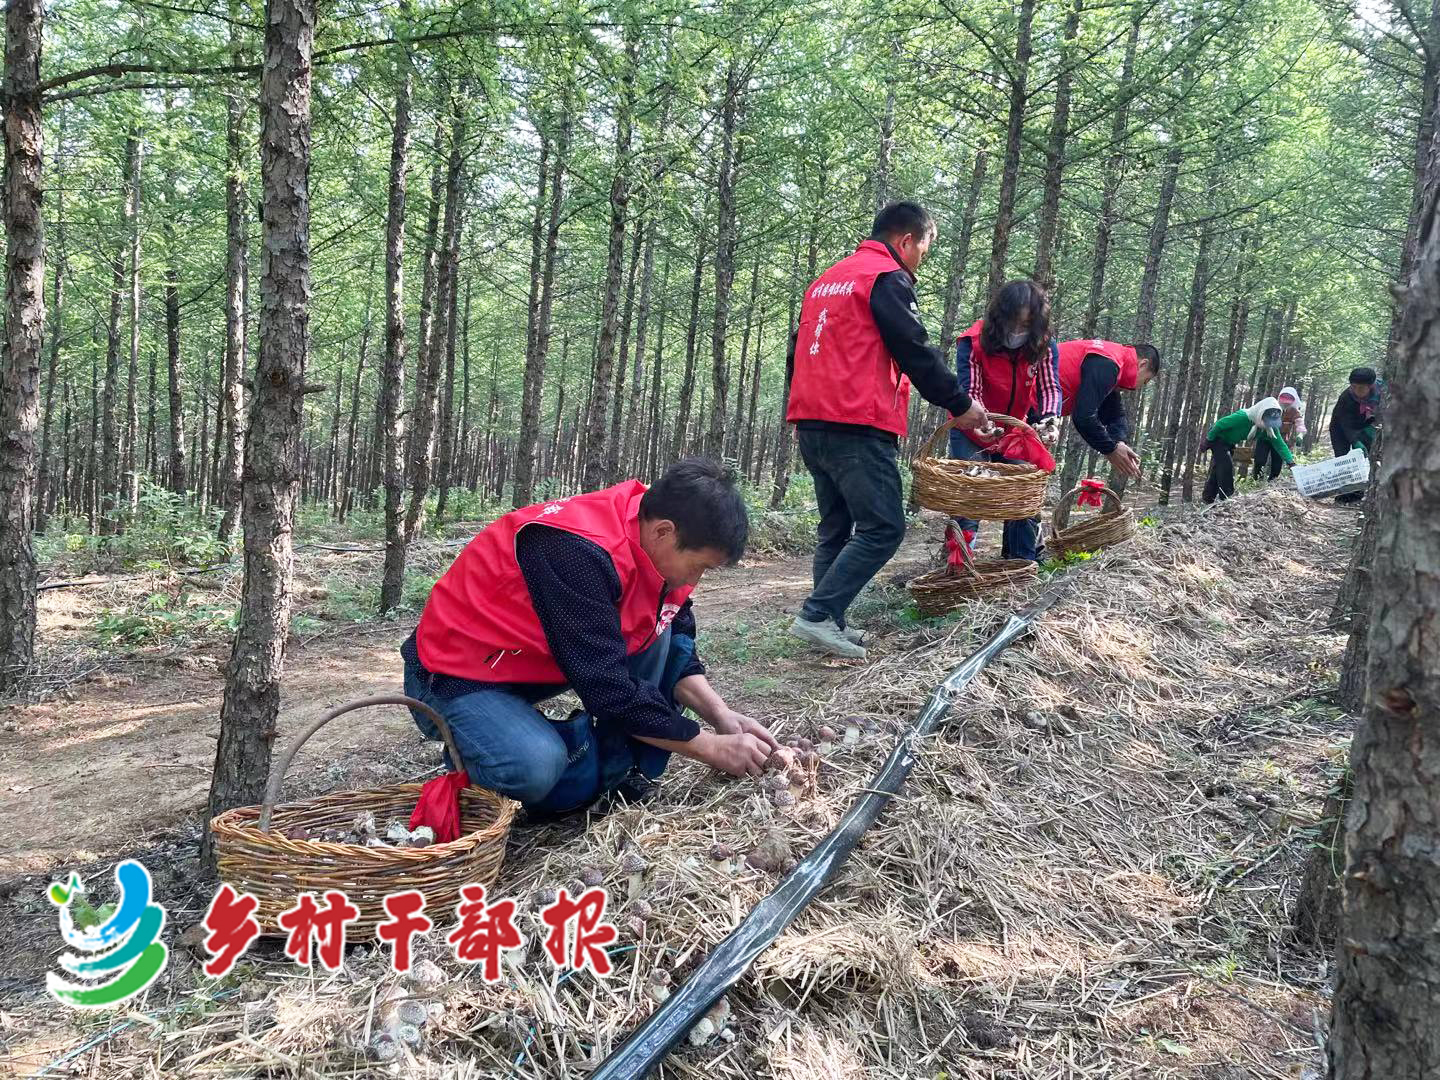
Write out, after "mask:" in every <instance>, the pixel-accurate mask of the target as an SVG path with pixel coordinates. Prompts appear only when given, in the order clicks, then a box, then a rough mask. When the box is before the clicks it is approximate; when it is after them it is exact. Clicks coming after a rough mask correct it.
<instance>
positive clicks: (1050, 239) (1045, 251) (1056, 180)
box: [1034, 0, 1084, 299]
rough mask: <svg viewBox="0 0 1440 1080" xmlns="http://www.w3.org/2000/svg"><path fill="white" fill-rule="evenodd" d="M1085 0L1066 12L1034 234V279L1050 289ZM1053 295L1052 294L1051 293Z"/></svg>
mask: <svg viewBox="0 0 1440 1080" xmlns="http://www.w3.org/2000/svg"><path fill="white" fill-rule="evenodd" d="M1083 4H1084V0H1072V2H1071V5H1070V10H1069V12H1068V13H1066V16H1065V29H1064V31H1063V33H1062V34H1061V44H1060V54H1059V57H1058V58H1057V63H1058V64H1059V66H1060V73H1059V74H1058V75H1057V76H1056V77H1055V111H1054V113H1053V114H1052V115H1051V117H1050V137H1049V138H1048V139H1047V140H1046V143H1045V182H1044V195H1043V197H1042V199H1041V204H1040V222H1039V225H1038V227H1037V232H1036V236H1035V275H1034V276H1035V280H1036V281H1037V282H1039V283H1040V287H1041V288H1043V289H1047V290H1052V291H1053V290H1054V288H1055V268H1054V257H1055V238H1056V237H1057V236H1058V235H1059V233H1060V183H1061V179H1062V178H1063V176H1064V172H1065V140H1066V138H1067V137H1068V136H1069V134H1070V76H1071V63H1072V59H1073V53H1074V43H1075V36H1076V35H1077V34H1078V33H1079V32H1080V12H1081V9H1082V7H1083ZM1052 299H1053V297H1052Z"/></svg>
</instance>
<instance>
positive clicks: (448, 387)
mask: <svg viewBox="0 0 1440 1080" xmlns="http://www.w3.org/2000/svg"><path fill="white" fill-rule="evenodd" d="M462 218H463V215H462ZM463 234H464V224H463V221H462V223H461V224H460V225H459V226H457V228H456V230H455V244H454V247H453V249H452V250H451V252H450V255H449V259H450V275H449V277H450V295H449V297H448V298H447V299H446V301H445V303H446V306H447V307H448V308H449V315H448V317H447V318H446V323H445V392H444V396H443V399H442V401H441V406H440V449H439V456H438V459H437V473H438V475H437V476H436V479H435V486H436V488H437V489H438V490H437V492H436V495H435V524H436V525H439V524H440V522H442V521H444V520H445V508H446V506H447V504H448V503H449V500H450V474H451V470H452V468H453V461H452V459H453V458H454V456H455V346H456V335H457V334H458V332H459V327H460V239H461V237H462V235H463Z"/></svg>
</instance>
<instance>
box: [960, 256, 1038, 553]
mask: <svg viewBox="0 0 1440 1080" xmlns="http://www.w3.org/2000/svg"><path fill="white" fill-rule="evenodd" d="M1059 363H1060V360H1059V356H1058V354H1057V352H1056V349H1055V342H1054V341H1053V340H1052V339H1051V335H1050V298H1049V297H1048V296H1047V295H1046V293H1045V290H1044V289H1042V288H1041V287H1040V286H1039V285H1037V284H1035V282H1033V281H1029V280H1025V279H1021V280H1018V281H1011V282H1009V283H1007V284H1006V285H1003V286H1001V288H1000V290H999V291H998V292H996V294H995V295H994V296H993V297H992V298H991V300H990V306H989V307H988V308H987V309H986V311H985V317H984V318H983V319H979V320H977V321H976V323H975V324H974V325H973V326H971V327H970V329H968V330H966V331H965V332H964V333H963V334H961V335H960V336H959V338H957V339H956V342H955V371H956V374H957V375H958V376H959V378H960V382H961V384H962V385H963V386H964V387H965V388H966V389H967V390H968V391H969V393H970V396H971V397H972V398H974V399H975V400H976V401H978V402H980V403H981V407H982V408H984V409H986V410H988V411H989V412H994V413H1003V414H1004V415H1006V416H1013V417H1015V418H1016V419H1017V420H1028V421H1030V422H1031V423H1032V424H1035V425H1036V426H1037V428H1038V429H1039V433H1040V436H1041V438H1042V439H1043V440H1044V441H1045V442H1046V443H1049V444H1051V445H1053V440H1054V436H1055V434H1056V427H1055V422H1056V421H1058V418H1059V416H1060V407H1061V406H1060V368H1059ZM999 434H1000V433H999V432H995V433H991V432H988V431H987V432H985V433H984V434H974V433H969V432H964V431H954V430H952V431H951V432H950V456H951V457H952V458H961V459H964V460H970V459H973V458H981V459H984V460H988V461H1001V462H1012V459H1010V458H1005V457H1000V456H999V455H998V454H996V453H993V452H992V451H990V450H989V446H990V445H991V443H992V442H994V439H995V437H996V436H998V435H999ZM956 524H958V525H959V526H960V528H961V531H962V532H963V533H964V534H965V540H966V543H969V542H970V541H971V540H973V539H974V536H975V533H976V532H977V531H978V530H979V528H980V525H979V523H978V522H976V521H971V520H970V519H968V518H957V519H956ZM1000 554H1001V556H1002V557H1003V558H1006V559H1029V560H1030V561H1031V562H1036V561H1038V560H1039V558H1040V554H1041V552H1040V519H1039V518H1038V517H1034V518H1019V519H1016V520H1014V521H1007V522H1005V527H1004V531H1003V533H1002V538H1001V548H1000Z"/></svg>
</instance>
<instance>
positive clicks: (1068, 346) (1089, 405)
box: [1058, 338, 1160, 479]
mask: <svg viewBox="0 0 1440 1080" xmlns="http://www.w3.org/2000/svg"><path fill="white" fill-rule="evenodd" d="M1058 351H1059V354H1060V411H1061V413H1062V414H1063V415H1065V416H1068V417H1070V422H1071V423H1072V424H1074V425H1075V431H1076V432H1077V433H1078V434H1079V436H1080V438H1082V439H1084V440H1085V442H1086V444H1087V445H1088V446H1089V447H1090V449H1092V450H1094V451H1095V452H1096V453H1097V454H1100V455H1101V456H1102V457H1104V458H1105V459H1106V460H1107V461H1109V462H1110V464H1111V465H1113V466H1114V467H1115V471H1116V472H1118V473H1119V474H1120V475H1121V476H1128V477H1130V478H1131V479H1137V478H1138V477H1139V476H1140V458H1139V455H1137V454H1136V453H1135V451H1134V450H1132V449H1131V448H1130V445H1129V444H1128V443H1127V442H1126V441H1125V440H1126V439H1128V438H1129V437H1130V428H1129V424H1128V421H1127V420H1126V417H1125V403H1124V402H1123V401H1122V400H1121V399H1120V392H1121V391H1122V390H1143V389H1144V388H1145V386H1146V384H1148V383H1149V382H1150V380H1151V379H1153V378H1155V376H1156V375H1158V374H1160V350H1159V349H1157V348H1155V346H1154V345H1121V344H1120V343H1118V342H1115V341H1104V340H1101V339H1100V338H1079V339H1077V340H1075V341H1062V342H1061V343H1060V345H1059V350H1058Z"/></svg>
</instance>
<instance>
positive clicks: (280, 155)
mask: <svg viewBox="0 0 1440 1080" xmlns="http://www.w3.org/2000/svg"><path fill="white" fill-rule="evenodd" d="M266 16H267V17H266V24H265V60H264V66H263V69H262V71H263V74H262V75H261V80H260V115H261V135H260V183H261V189H262V191H263V201H262V205H261V230H262V233H261V250H262V252H263V253H264V257H263V266H262V268H261V275H260V359H259V364H258V367H257V369H256V376H255V394H254V401H253V403H252V407H251V412H250V426H249V433H248V437H247V438H248V441H247V445H246V453H245V461H246V477H245V485H244V500H243V510H242V526H243V529H244V536H245V541H244V544H245V547H244V550H245V580H244V585H243V587H242V591H241V598H240V612H239V627H238V628H237V630H236V632H235V643H234V648H233V649H232V651H231V654H230V663H229V667H228V669H227V671H226V680H225V700H224V704H223V706H222V707H221V713H220V739H219V744H218V745H217V747H216V751H215V774H214V779H213V781H212V783H211V786H210V805H209V814H208V816H209V817H214V816H215V815H216V814H219V813H221V812H222V811H225V810H228V809H230V808H231V807H233V806H241V805H245V804H253V803H258V802H259V801H260V797H261V795H262V794H263V793H264V788H265V782H266V779H267V778H268V776H269V773H270V745H271V743H272V742H273V741H274V739H275V722H276V717H277V715H278V713H279V709H280V673H281V670H282V668H283V666H284V661H285V639H286V635H287V634H288V632H289V627H290V606H291V595H290V581H291V574H292V571H293V560H294V548H293V537H292V532H293V529H294V521H295V492H296V489H297V486H298V484H297V481H298V476H297V467H298V464H299V462H298V457H299V447H300V432H301V427H302V424H303V421H304V394H305V360H306V353H307V352H308V349H309V302H310V180H309V173H310V74H311V61H310V53H311V47H312V44H313V40H314V33H315V13H314V9H313V7H312V6H311V0H269V3H268V5H267V8H266ZM210 839H211V834H210V833H209V831H208V830H207V831H206V833H205V838H204V851H203V855H204V858H205V861H206V862H207V864H209V865H210V866H211V867H212V868H213V865H214V854H215V852H214V848H213V845H212V844H211V842H210Z"/></svg>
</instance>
